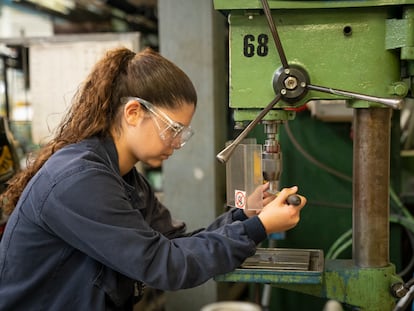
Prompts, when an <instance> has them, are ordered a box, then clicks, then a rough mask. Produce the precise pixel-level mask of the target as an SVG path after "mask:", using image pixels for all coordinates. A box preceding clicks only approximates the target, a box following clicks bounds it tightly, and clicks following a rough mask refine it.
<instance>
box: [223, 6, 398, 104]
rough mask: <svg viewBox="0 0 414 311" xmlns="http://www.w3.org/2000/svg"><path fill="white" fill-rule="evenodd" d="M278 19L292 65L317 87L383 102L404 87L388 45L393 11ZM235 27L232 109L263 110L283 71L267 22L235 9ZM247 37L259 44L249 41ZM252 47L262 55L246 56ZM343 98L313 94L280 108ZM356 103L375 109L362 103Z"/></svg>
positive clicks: (302, 13) (291, 13)
mask: <svg viewBox="0 0 414 311" xmlns="http://www.w3.org/2000/svg"><path fill="white" fill-rule="evenodd" d="M273 17H274V20H275V21H276V23H277V26H278V32H279V36H280V38H281V41H282V45H283V48H284V51H285V54H286V57H287V58H288V62H289V65H298V66H300V67H301V68H303V69H304V70H305V71H306V72H307V73H308V74H309V76H310V83H311V84H314V85H321V86H325V87H331V88H336V89H342V90H348V91H352V92H357V93H362V94H367V95H374V96H380V97H389V96H390V95H393V94H389V92H393V91H394V88H393V87H392V86H393V85H395V83H399V82H400V81H399V80H400V68H399V66H400V59H399V57H398V55H397V54H396V53H394V52H393V51H392V50H387V49H386V48H385V45H384V40H385V39H384V38H385V36H386V31H387V23H386V22H387V19H388V17H389V12H388V10H387V9H385V8H378V7H374V8H370V9H369V10H367V9H364V8H347V9H341V10H336V9H324V10H277V11H274V12H273ZM229 23H230V79H231V88H230V107H232V108H235V109H247V108H250V109H252V108H263V107H265V106H266V105H267V104H268V103H269V102H270V101H271V100H272V99H273V98H274V97H275V91H274V89H273V85H272V80H273V76H274V74H275V72H276V71H277V69H278V68H280V67H281V64H280V60H279V56H278V54H277V51H276V48H275V46H274V43H273V41H272V36H271V33H270V31H269V30H268V26H267V22H266V19H265V17H264V16H263V15H260V14H259V13H258V12H255V11H244V10H235V11H232V12H231V13H230V14H229ZM263 35H266V36H267V38H268V42H267V48H268V53H267V54H266V55H265V56H260V55H258V54H260V52H259V49H260V44H261V43H260V36H262V38H263ZM247 36H251V38H254V39H252V40H251V41H248V42H247V41H246V37H247ZM249 44H251V45H250V46H247V45H249ZM246 48H250V49H257V53H255V52H254V51H253V50H251V51H253V52H251V51H249V53H250V52H251V54H254V55H252V56H251V57H246V56H245V53H244V51H245V50H246ZM262 54H263V53H262ZM337 98H339V97H338V96H334V95H330V94H325V93H320V92H315V91H311V92H308V94H307V95H306V97H305V98H303V99H302V100H300V101H298V102H296V103H295V104H294V105H291V104H288V103H285V102H283V101H281V102H279V103H278V104H277V105H276V107H277V108H283V107H291V106H295V107H297V106H301V105H303V104H305V103H306V102H307V101H308V100H310V99H337ZM351 104H352V106H353V107H368V106H369V105H371V106H372V105H373V104H369V103H367V102H362V101H353V102H351Z"/></svg>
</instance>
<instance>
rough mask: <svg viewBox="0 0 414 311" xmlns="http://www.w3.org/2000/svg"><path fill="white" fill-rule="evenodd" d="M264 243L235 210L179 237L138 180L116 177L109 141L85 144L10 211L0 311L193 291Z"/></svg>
mask: <svg viewBox="0 0 414 311" xmlns="http://www.w3.org/2000/svg"><path fill="white" fill-rule="evenodd" d="M212 208H213V207H212ZM265 238H266V233H265V230H264V228H263V225H262V223H261V222H260V220H259V219H258V217H257V216H256V217H253V218H249V219H246V216H245V215H244V213H243V212H242V211H241V210H231V211H229V212H227V213H224V214H223V215H221V216H220V217H219V218H217V219H216V220H215V221H214V222H213V223H212V224H211V225H210V226H208V227H207V228H205V229H203V230H200V231H197V232H193V233H186V232H185V225H184V223H182V222H178V221H175V220H173V219H172V217H171V215H170V212H169V211H168V210H167V209H166V208H165V207H164V205H163V204H161V203H160V202H159V201H158V200H157V198H156V197H155V195H154V192H153V191H152V189H151V187H150V185H149V184H148V182H147V181H146V180H145V178H144V177H143V176H141V175H140V174H139V173H138V172H137V171H136V170H135V169H133V170H131V171H130V172H129V173H128V174H126V175H125V176H121V175H120V172H119V166H118V155H117V152H116V149H115V145H114V143H113V141H112V139H105V140H102V139H98V138H92V139H87V140H84V141H82V142H80V143H78V144H73V145H69V146H67V147H65V148H63V149H61V150H59V151H58V152H56V153H55V154H54V155H53V156H52V157H51V158H50V159H49V160H48V161H47V162H46V163H45V164H44V165H43V167H42V168H41V169H40V170H39V171H38V173H37V174H36V175H35V176H34V177H33V178H32V179H31V181H30V182H29V184H28V185H27V187H26V188H25V190H24V192H23V194H22V196H21V197H20V200H19V202H18V204H17V206H16V209H15V210H14V211H13V213H12V214H11V216H10V218H9V221H8V223H7V226H6V230H5V233H4V235H3V238H2V240H1V243H0V310H1V311H20V310H22V311H23V310H24V311H29V310H35V311H41V310H50V311H56V310H59V311H64V310H77V311H82V310H85V311H91V310H132V308H133V303H134V301H133V297H134V293H135V292H136V289H137V288H136V285H137V282H136V281H139V282H143V283H144V284H146V285H147V286H150V287H153V288H158V289H162V290H177V289H183V288H189V287H194V286H197V285H199V284H201V283H203V282H205V281H207V280H208V279H210V278H211V277H213V276H215V275H217V274H222V273H226V272H229V271H232V270H233V269H235V268H236V267H238V266H239V265H240V264H241V263H242V262H243V261H244V260H245V259H246V258H247V257H248V256H252V255H253V254H254V252H255V249H256V245H257V243H259V242H261V241H262V240H264V239H265Z"/></svg>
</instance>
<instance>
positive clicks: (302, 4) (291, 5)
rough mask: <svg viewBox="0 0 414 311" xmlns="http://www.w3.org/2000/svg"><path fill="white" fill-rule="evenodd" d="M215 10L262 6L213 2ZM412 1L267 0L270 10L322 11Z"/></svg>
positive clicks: (251, 0) (255, 1) (243, 0)
mask: <svg viewBox="0 0 414 311" xmlns="http://www.w3.org/2000/svg"><path fill="white" fill-rule="evenodd" d="M213 2H214V8H215V9H216V10H221V11H226V10H248V9H261V8H262V4H261V2H260V1H259V0H214V1H213ZM413 3H414V1H413V0H364V1H349V0H343V1H336V0H327V1H313V0H312V1H306V0H302V1H300V0H293V1H284V0H277V1H274V0H269V7H270V8H271V9H322V8H349V7H362V8H367V7H381V6H396V5H409V4H413Z"/></svg>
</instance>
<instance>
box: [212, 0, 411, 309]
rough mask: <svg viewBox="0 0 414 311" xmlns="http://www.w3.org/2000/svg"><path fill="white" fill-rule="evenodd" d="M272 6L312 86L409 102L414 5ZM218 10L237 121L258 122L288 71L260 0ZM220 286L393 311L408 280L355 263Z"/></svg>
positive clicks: (242, 277)
mask: <svg viewBox="0 0 414 311" xmlns="http://www.w3.org/2000/svg"><path fill="white" fill-rule="evenodd" d="M269 6H270V8H271V10H272V15H273V19H274V21H275V23H276V25H277V29H278V33H279V36H280V39H281V42H282V46H283V49H284V51H285V53H286V57H287V60H288V63H289V65H290V66H291V65H294V66H299V67H300V68H302V69H303V70H304V71H306V72H307V74H308V75H309V77H310V84H313V85H320V86H324V87H331V88H335V89H342V90H346V91H351V92H357V93H362V94H367V95H373V96H378V97H391V96H393V95H397V96H406V95H407V94H408V92H409V89H410V88H411V89H412V84H413V82H411V85H410V82H409V81H408V82H407V81H401V77H400V76H401V68H400V66H401V63H400V61H401V60H408V63H407V71H408V73H409V74H408V75H409V76H413V75H414V64H413V62H412V60H413V59H414V47H413V46H414V44H413V41H414V36H413V34H414V22H413V20H414V19H413V16H414V0H405V1H397V0H396V1H394V0H388V1H374V0H372V1H370V0H365V1H329V0H328V1H299V0H297V1H284V0H278V1H273V0H269ZM214 7H215V9H217V10H220V11H222V12H224V13H226V14H228V21H229V26H230V28H229V30H230V37H229V40H230V55H229V57H230V59H229V60H230V107H231V108H233V109H234V120H235V121H247V120H252V119H254V118H255V116H256V115H257V113H258V111H259V110H260V109H262V108H264V107H265V106H266V105H267V104H268V103H269V102H270V101H271V100H272V99H273V98H274V97H275V91H274V89H273V85H272V80H273V77H274V75H275V72H276V71H277V70H278V69H279V68H280V67H281V62H280V58H279V55H278V53H277V50H276V48H275V45H274V42H273V39H272V35H271V32H270V30H269V27H268V24H267V21H266V18H265V16H264V15H263V9H262V4H261V2H260V1H258V0H214ZM264 38H267V40H268V41H263V39H264ZM266 49H267V50H266ZM246 51H247V53H246ZM338 98H339V97H338V96H333V95H328V94H324V93H319V92H315V91H311V92H308V93H307V95H306V96H305V97H304V98H302V99H300V100H299V101H297V102H295V103H287V102H284V101H280V102H279V103H278V104H277V105H276V107H275V108H276V109H275V110H273V111H271V112H270V113H269V115H267V116H266V119H275V120H291V119H292V118H295V114H294V113H293V114H289V113H291V112H292V111H289V113H287V114H286V111H285V110H284V109H286V108H288V107H289V108H291V107H299V106H301V105H303V104H305V103H306V102H307V101H309V100H311V99H338ZM349 105H350V106H351V107H353V108H360V107H371V106H378V105H377V104H373V103H368V102H365V101H357V100H350V101H349ZM271 113H272V114H271ZM305 128H306V127H305ZM302 190H303V187H302ZM312 193H314V192H312ZM323 194H324V195H325V194H326V193H325V192H324V193H323ZM313 213H314V212H313ZM312 215H313V216H315V214H312ZM217 280H219V281H229V282H254V283H270V284H272V285H274V286H275V287H278V288H284V289H289V290H291V291H295V292H300V293H305V294H309V295H313V296H316V297H324V298H331V299H336V300H338V301H341V302H344V303H345V304H349V305H352V306H356V307H357V308H359V309H358V310H364V311H377V310H391V309H392V307H393V306H394V305H395V299H394V298H393V296H392V295H391V293H390V287H391V285H392V284H393V283H394V282H401V280H400V279H399V278H398V276H397V275H396V273H395V267H394V265H392V264H390V265H389V266H386V267H382V268H360V267H357V266H355V264H354V263H353V261H352V260H328V261H326V265H325V269H324V271H323V273H322V275H317V274H316V275H315V274H312V275H309V274H292V273H289V272H277V273H276V272H273V273H269V272H266V271H243V270H240V269H239V270H236V271H235V272H233V273H229V274H226V275H224V276H220V277H218V278H217Z"/></svg>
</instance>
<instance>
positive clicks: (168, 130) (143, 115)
mask: <svg viewBox="0 0 414 311" xmlns="http://www.w3.org/2000/svg"><path fill="white" fill-rule="evenodd" d="M194 112H195V106H194V104H192V103H184V104H182V105H180V106H179V107H178V108H176V109H173V110H171V109H167V108H158V107H156V106H154V105H152V104H151V103H149V102H146V101H142V102H141V103H140V102H138V101H137V100H130V101H129V102H128V103H127V104H126V105H125V108H124V116H125V118H126V123H127V126H126V128H124V134H125V135H123V136H124V137H125V140H124V141H125V143H124V146H125V148H123V150H125V151H126V153H124V156H123V157H124V159H123V160H124V161H127V162H129V163H130V164H132V165H135V163H137V162H139V161H141V162H143V163H145V164H147V165H149V166H151V167H158V166H160V165H161V164H162V162H163V161H164V160H166V159H168V158H169V157H170V156H171V155H172V154H173V152H174V150H175V149H179V148H181V145H182V142H183V140H185V138H189V137H188V136H191V133H190V132H191V130H190V129H188V126H189V125H190V123H191V120H192V118H193V115H194ZM119 149H120V148H118V153H120V150H119ZM120 166H122V163H121V155H120Z"/></svg>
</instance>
